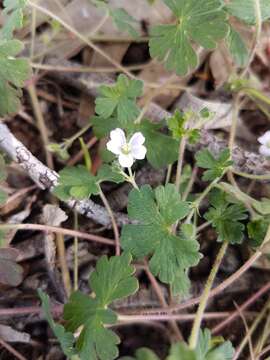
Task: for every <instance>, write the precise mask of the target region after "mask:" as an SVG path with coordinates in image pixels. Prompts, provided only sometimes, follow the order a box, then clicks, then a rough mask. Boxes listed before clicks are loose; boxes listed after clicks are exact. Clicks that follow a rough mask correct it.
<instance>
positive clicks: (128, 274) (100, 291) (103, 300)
mask: <svg viewBox="0 0 270 360" xmlns="http://www.w3.org/2000/svg"><path fill="white" fill-rule="evenodd" d="M130 262H131V255H130V254H128V253H124V254H122V256H113V257H111V258H110V259H108V258H107V257H106V256H102V257H101V259H99V261H98V263H97V266H96V270H95V271H94V272H93V273H92V275H91V276H90V280H89V284H90V287H91V289H92V290H93V291H94V292H95V294H96V297H97V299H98V301H99V303H100V304H102V305H103V306H106V305H108V304H110V303H112V302H113V301H115V300H117V299H122V298H125V297H127V296H129V295H131V294H134V293H135V292H136V291H137V289H138V281H137V279H136V278H135V277H134V276H133V274H134V272H135V268H134V266H131V265H130Z"/></svg>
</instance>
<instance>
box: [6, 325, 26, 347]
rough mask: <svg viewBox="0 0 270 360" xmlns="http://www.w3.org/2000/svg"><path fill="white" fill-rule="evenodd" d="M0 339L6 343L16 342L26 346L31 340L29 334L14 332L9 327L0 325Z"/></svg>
mask: <svg viewBox="0 0 270 360" xmlns="http://www.w3.org/2000/svg"><path fill="white" fill-rule="evenodd" d="M0 338H1V339H3V340H5V341H7V342H18V343H26V344H28V343H29V342H30V340H31V337H30V335H29V334H27V333H25V332H21V331H17V330H14V329H13V328H12V327H11V326H7V325H0Z"/></svg>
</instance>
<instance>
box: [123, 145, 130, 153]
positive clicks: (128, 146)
mask: <svg viewBox="0 0 270 360" xmlns="http://www.w3.org/2000/svg"><path fill="white" fill-rule="evenodd" d="M130 150H131V148H130V145H129V144H125V145H123V146H122V147H121V151H122V153H123V154H125V155H128V154H129V153H130Z"/></svg>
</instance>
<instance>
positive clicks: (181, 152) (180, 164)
mask: <svg viewBox="0 0 270 360" xmlns="http://www.w3.org/2000/svg"><path fill="white" fill-rule="evenodd" d="M185 148H186V138H185V136H183V137H182V139H181V140H180V144H179V150H178V161H177V169H176V178H175V186H176V189H177V191H179V187H180V183H181V175H182V168H183V163H184V155H185Z"/></svg>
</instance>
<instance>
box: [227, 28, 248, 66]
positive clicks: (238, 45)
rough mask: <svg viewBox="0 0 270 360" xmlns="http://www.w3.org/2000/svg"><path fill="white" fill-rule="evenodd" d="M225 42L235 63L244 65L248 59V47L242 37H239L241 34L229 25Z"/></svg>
mask: <svg viewBox="0 0 270 360" xmlns="http://www.w3.org/2000/svg"><path fill="white" fill-rule="evenodd" d="M226 42H227V46H228V49H229V51H230V53H231V55H232V58H233V60H234V62H235V63H236V65H238V66H240V67H244V66H245V65H246V63H247V61H248V56H249V53H248V49H247V47H246V44H245V43H244V41H243V39H242V38H241V35H240V34H239V33H238V32H237V31H236V30H234V29H233V28H232V27H231V26H230V32H229V34H228V37H227V39H226Z"/></svg>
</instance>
